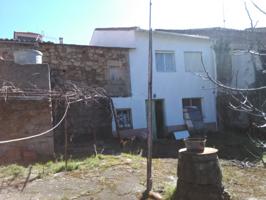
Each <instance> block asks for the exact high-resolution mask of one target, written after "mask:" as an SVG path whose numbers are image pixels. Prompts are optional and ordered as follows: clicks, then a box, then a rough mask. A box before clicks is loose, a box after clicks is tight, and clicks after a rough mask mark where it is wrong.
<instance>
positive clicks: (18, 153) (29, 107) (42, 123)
mask: <svg viewBox="0 0 266 200" xmlns="http://www.w3.org/2000/svg"><path fill="white" fill-rule="evenodd" d="M49 105H50V102H49V101H36V100H8V101H4V100H1V101H0V124H1V126H0V140H1V141H2V140H10V139H15V138H21V137H26V136H31V135H35V134H38V133H41V132H43V131H46V130H48V129H50V128H51V126H52V122H51V107H50V106H49ZM53 153H54V139H53V132H51V133H49V134H47V135H45V136H41V137H38V138H35V139H31V140H27V141H21V142H13V143H8V144H1V145H0V163H4V162H18V161H33V160H36V159H41V158H46V157H51V156H53Z"/></svg>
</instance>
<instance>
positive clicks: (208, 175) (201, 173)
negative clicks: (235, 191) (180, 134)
mask: <svg viewBox="0 0 266 200" xmlns="http://www.w3.org/2000/svg"><path fill="white" fill-rule="evenodd" d="M217 152H218V150H217V149H214V148H209V147H206V148H204V151H203V152H201V153H197V152H189V151H187V149H186V148H184V149H180V150H179V155H178V158H179V160H178V173H177V174H178V180H177V187H176V194H175V199H176V200H228V199H230V197H229V195H228V194H227V193H226V192H224V187H223V185H222V172H221V168H220V164H219V160H218V156H217Z"/></svg>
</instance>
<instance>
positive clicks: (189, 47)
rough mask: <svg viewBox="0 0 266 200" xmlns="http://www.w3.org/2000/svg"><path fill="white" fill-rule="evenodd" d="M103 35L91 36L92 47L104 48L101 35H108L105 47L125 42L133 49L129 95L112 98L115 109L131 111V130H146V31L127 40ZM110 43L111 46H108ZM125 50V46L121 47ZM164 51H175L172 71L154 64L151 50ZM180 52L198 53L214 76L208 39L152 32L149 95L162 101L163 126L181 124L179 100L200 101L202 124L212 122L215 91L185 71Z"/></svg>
mask: <svg viewBox="0 0 266 200" xmlns="http://www.w3.org/2000/svg"><path fill="white" fill-rule="evenodd" d="M117 32H119V31H115V32H108V33H107V32H105V33H101V34H100V35H99V34H98V33H96V32H95V33H94V35H93V37H96V38H92V40H91V41H94V43H92V44H93V45H97V42H95V41H101V42H99V44H100V45H104V43H105V42H104V41H105V40H106V38H102V40H101V37H103V36H104V35H105V36H106V35H108V34H110V35H109V36H108V37H107V38H108V41H106V45H107V46H112V45H113V46H117V44H118V43H119V44H120V45H122V44H123V42H124V44H129V45H132V43H130V42H129V41H131V42H132V41H134V42H135V43H134V45H133V46H135V49H130V53H129V60H130V76H131V88H132V96H131V97H126V98H113V100H114V104H115V107H116V108H131V109H132V119H133V128H134V129H138V128H146V125H147V124H146V106H145V100H146V99H147V88H148V86H147V77H148V75H147V73H148V70H147V66H148V32H147V31H141V30H140V31H135V34H131V38H127V37H128V35H129V34H126V35H125V37H123V36H122V35H123V32H119V33H117ZM113 34H114V35H116V34H118V35H120V37H119V41H118V42H116V41H115V38H116V37H117V36H114V37H112V35H113ZM112 42H113V44H111V43H112ZM123 47H126V46H123ZM156 50H166V51H169V50H170V51H174V52H175V62H176V72H157V71H156V63H155V51H156ZM184 51H201V52H202V54H203V60H204V63H205V65H206V68H207V70H208V71H209V72H210V74H211V75H212V76H214V77H215V74H216V73H215V61H214V55H213V51H212V49H211V42H210V40H208V39H203V38H194V37H191V36H190V37H186V36H182V35H180V34H179V35H175V34H166V33H163V34H162V33H156V32H155V33H154V34H153V94H155V95H156V98H157V99H164V100H165V119H166V125H167V126H172V125H182V124H184V120H183V111H182V98H193V97H201V98H203V102H202V109H203V114H204V121H205V122H216V108H215V105H216V102H215V101H216V100H215V95H216V94H215V89H214V87H213V85H212V84H211V83H210V82H208V81H205V80H203V79H202V78H201V77H199V76H197V75H195V74H194V73H191V72H186V71H185V66H184Z"/></svg>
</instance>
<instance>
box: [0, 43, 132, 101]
mask: <svg viewBox="0 0 266 200" xmlns="http://www.w3.org/2000/svg"><path fill="white" fill-rule="evenodd" d="M20 49H36V50H39V51H41V52H42V53H43V63H47V64H49V66H50V70H51V84H52V88H55V87H57V86H60V87H62V86H63V85H64V84H65V82H66V81H71V82H73V83H75V84H77V85H87V86H97V87H103V88H105V89H106V91H107V93H108V94H109V95H110V96H113V97H116V96H123V97H126V96H131V86H130V70H129V54H128V49H125V48H107V47H94V46H85V45H66V44H54V43H36V44H33V43H19V42H15V41H5V40H0V57H2V58H4V59H5V60H14V57H13V52H14V51H16V50H20ZM110 65H111V66H113V65H115V66H117V67H119V70H120V71H119V73H120V77H122V78H121V79H119V80H111V78H110Z"/></svg>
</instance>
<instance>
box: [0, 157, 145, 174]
mask: <svg viewBox="0 0 266 200" xmlns="http://www.w3.org/2000/svg"><path fill="white" fill-rule="evenodd" d="M141 159H143V158H142V157H141V156H136V155H131V154H121V155H119V156H114V155H102V154H98V155H97V156H90V157H87V158H85V159H69V160H68V163H67V168H66V169H65V161H64V160H62V159H60V160H57V161H48V162H46V163H36V164H34V165H33V167H32V172H33V173H34V174H36V175H38V176H39V177H40V178H42V177H45V176H47V175H49V174H56V173H59V172H62V171H74V170H79V169H80V170H87V169H88V170H90V169H99V170H105V169H107V168H109V167H112V166H116V165H124V164H128V165H131V166H132V168H138V167H139V166H140V160H141ZM27 171H28V169H27V167H24V166H20V165H17V164H12V165H7V166H4V167H0V176H1V177H9V176H12V177H18V176H25V175H26V174H27Z"/></svg>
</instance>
